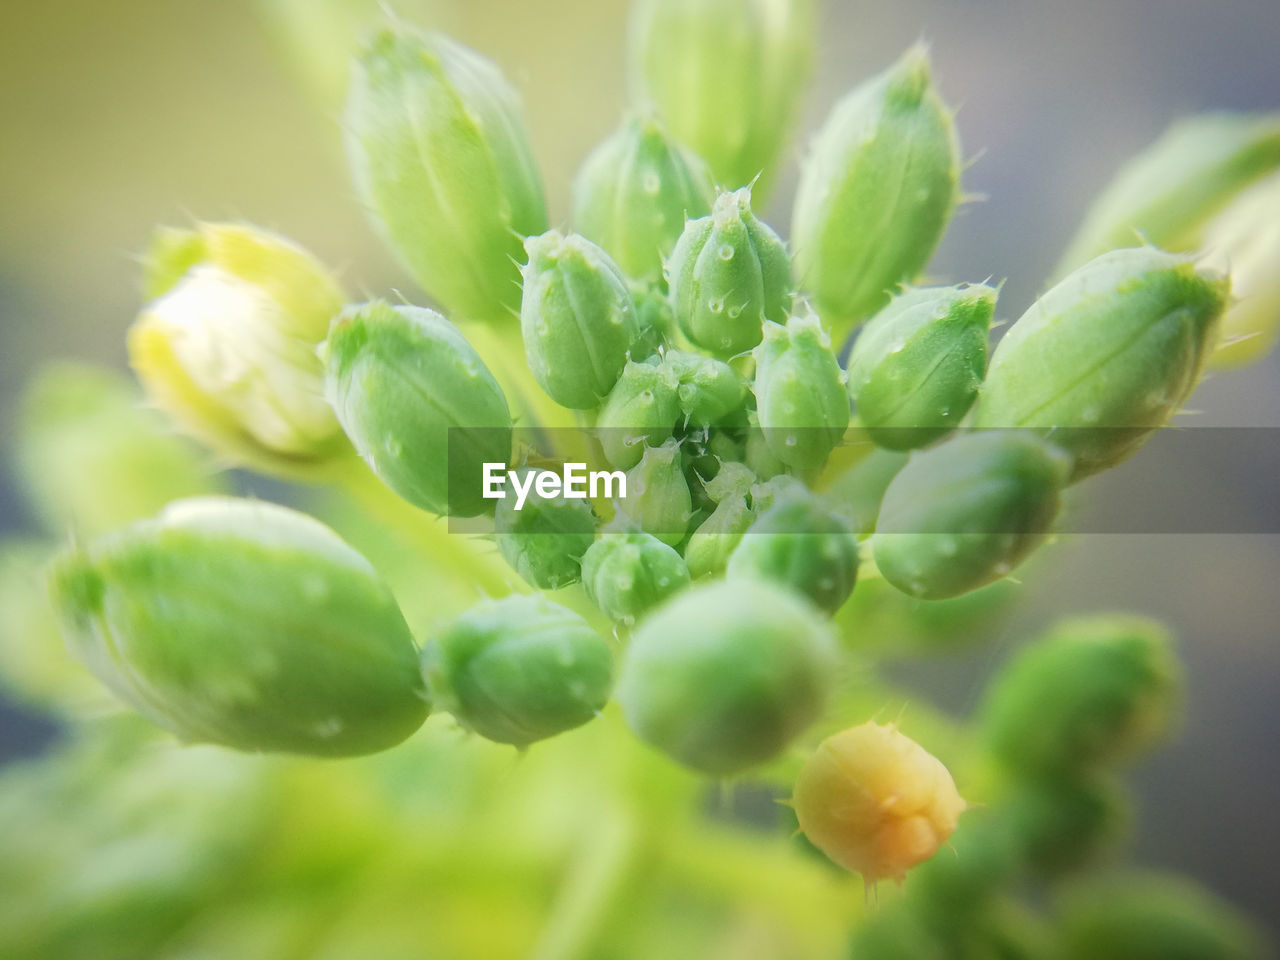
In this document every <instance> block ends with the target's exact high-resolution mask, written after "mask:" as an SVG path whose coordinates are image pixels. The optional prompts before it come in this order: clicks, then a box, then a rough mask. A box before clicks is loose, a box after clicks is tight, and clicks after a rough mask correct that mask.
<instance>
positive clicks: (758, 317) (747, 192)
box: [667, 187, 791, 357]
mask: <svg viewBox="0 0 1280 960" xmlns="http://www.w3.org/2000/svg"><path fill="white" fill-rule="evenodd" d="M667 277H668V281H669V283H670V284H671V302H672V304H673V305H674V309H675V315H676V319H677V320H678V321H679V323H680V329H681V330H683V331H684V334H685V336H687V337H688V338H689V339H690V340H691V341H692V342H693V343H695V344H697V345H698V346H699V347H702V348H703V349H704V350H708V351H710V352H711V353H714V354H717V355H718V356H722V357H732V356H735V355H737V354H740V353H746V352H747V351H748V350H750V349H751V348H752V347H754V346H755V345H756V344H757V343H759V342H760V337H761V328H762V326H763V325H764V322H765V321H766V320H772V321H773V322H774V323H786V321H787V308H788V307H789V306H790V304H791V259H790V257H789V256H788V255H787V248H786V246H785V245H784V244H783V242H782V240H781V239H779V237H778V235H777V234H776V233H774V232H773V230H771V229H770V228H769V227H768V225H766V224H764V223H761V222H760V221H759V220H757V219H756V217H755V214H753V213H752V212H751V188H749V187H743V188H742V189H741V190H735V191H733V192H731V193H722V194H720V196H719V197H718V198H717V199H716V202H715V206H714V207H713V208H712V212H711V215H710V216H706V217H700V218H699V219H697V220H690V221H689V222H688V223H687V224H685V227H684V232H683V233H682V234H680V240H679V241H678V242H677V243H676V246H675V250H674V251H673V252H672V254H671V259H670V261H669V262H668V263H667Z"/></svg>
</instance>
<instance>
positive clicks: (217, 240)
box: [129, 223, 349, 478]
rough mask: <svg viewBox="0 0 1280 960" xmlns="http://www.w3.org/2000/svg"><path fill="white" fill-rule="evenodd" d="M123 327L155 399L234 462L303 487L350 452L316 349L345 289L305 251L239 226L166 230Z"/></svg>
mask: <svg viewBox="0 0 1280 960" xmlns="http://www.w3.org/2000/svg"><path fill="white" fill-rule="evenodd" d="M145 287H146V292H147V294H148V295H149V296H151V297H152V298H153V299H152V301H151V302H150V303H148V304H147V305H146V306H145V307H144V308H143V309H142V312H141V313H140V314H139V316H138V319H137V321H136V322H135V323H134V325H133V326H132V327H131V328H130V329H129V359H130V362H131V363H132V364H133V368H134V370H135V371H136V372H137V374H138V379H139V380H141V381H142V385H143V386H144V387H145V388H146V391H147V394H148V396H149V398H150V399H151V401H152V402H153V403H154V404H155V405H156V406H158V407H160V408H161V409H162V410H164V411H165V412H166V413H168V414H169V415H170V416H171V417H172V418H173V419H174V421H175V422H176V423H177V424H178V425H179V426H180V427H181V428H182V429H183V430H185V431H187V432H188V433H190V434H192V435H193V436H195V437H196V438H197V439H199V440H200V441H202V442H203V443H205V444H207V445H208V446H209V447H210V448H212V449H213V450H214V452H215V453H217V454H219V455H220V456H222V457H225V458H226V459H227V460H229V461H230V462H232V463H235V464H241V465H246V466H250V467H253V468H255V469H260V470H263V471H265V472H268V473H275V474H281V475H284V476H288V477H291V478H305V477H306V476H307V475H308V474H314V473H316V472H317V471H318V470H319V469H322V468H323V467H324V466H325V465H326V464H327V463H328V462H329V461H331V460H332V459H333V458H334V457H335V456H336V455H338V454H340V453H342V452H344V451H346V450H348V449H349V448H348V447H347V444H346V440H345V438H344V437H343V436H342V430H341V429H340V428H339V426H338V421H337V420H336V419H335V418H334V416H333V411H332V410H331V409H329V404H328V403H327V402H326V401H325V398H324V389H323V383H322V376H321V369H320V360H319V358H318V357H317V356H316V347H317V346H318V345H319V343H320V342H321V341H322V340H323V339H324V337H325V333H326V332H327V331H328V329H329V321H330V320H331V319H332V318H333V316H334V314H336V313H337V312H338V311H339V310H340V309H341V308H342V291H341V290H340V289H339V288H338V285H337V283H336V282H335V281H334V279H333V277H332V276H331V275H330V273H329V272H328V271H327V270H326V269H325V268H324V267H323V266H321V265H320V264H319V263H318V262H317V261H316V260H315V259H314V258H313V257H312V256H311V255H310V254H309V253H307V252H306V251H304V250H302V249H301V248H299V247H296V246H294V245H293V244H292V243H290V242H289V241H287V240H284V239H282V238H280V237H277V236H275V235H274V234H271V233H268V232H266V231H264V230H260V229H258V228H256V227H249V226H243V225H239V224H216V223H207V224H200V225H199V226H197V227H196V228H195V229H194V230H190V231H179V230H163V231H161V232H160V233H159V234H158V235H157V237H156V239H155V242H154V243H153V245H152V250H151V253H150V255H149V257H148V260H147V263H146V280H145Z"/></svg>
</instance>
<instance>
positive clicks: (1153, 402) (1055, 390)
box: [974, 247, 1229, 482]
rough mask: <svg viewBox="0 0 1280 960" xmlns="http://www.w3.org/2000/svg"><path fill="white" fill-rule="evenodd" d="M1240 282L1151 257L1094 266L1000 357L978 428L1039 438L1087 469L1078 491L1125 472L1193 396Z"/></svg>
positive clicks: (1144, 250) (1029, 316)
mask: <svg viewBox="0 0 1280 960" xmlns="http://www.w3.org/2000/svg"><path fill="white" fill-rule="evenodd" d="M1228 289H1229V282H1228V280H1227V278H1226V277H1224V276H1222V275H1221V274H1219V273H1217V272H1215V271H1212V270H1208V269H1204V268H1198V267H1197V266H1196V264H1195V261H1194V260H1193V259H1192V258H1191V257H1185V256H1179V255H1175V254H1171V253H1164V252H1163V251H1160V250H1155V249H1153V248H1151V247H1140V248H1133V249H1128V250H1114V251H1112V252H1111V253H1105V254H1103V255H1102V256H1100V257H1098V258H1097V259H1096V260H1091V261H1090V262H1089V263H1086V264H1085V265H1084V266H1083V267H1081V268H1080V269H1079V270H1077V271H1076V272H1075V273H1073V274H1071V275H1070V276H1069V277H1067V278H1066V279H1065V280H1063V281H1062V282H1061V283H1059V284H1058V285H1057V286H1056V287H1054V288H1053V289H1052V290H1050V291H1049V292H1048V293H1046V294H1045V295H1044V296H1043V297H1041V298H1040V299H1039V300H1038V301H1036V303H1034V304H1032V306H1031V307H1030V309H1028V310H1027V312H1026V313H1024V314H1023V315H1022V317H1021V318H1019V319H1018V321H1017V322H1016V323H1015V324H1014V325H1013V326H1012V327H1010V328H1009V332H1008V333H1006V334H1005V336H1004V339H1003V340H1001V341H1000V344H999V346H997V347H996V350H995V353H994V354H993V355H992V357H991V365H990V367H989V368H988V370H987V379H986V382H985V383H984V384H983V386H982V390H981V393H980V394H979V397H978V404H977V408H976V410H975V414H974V425H975V426H976V427H979V428H987V427H1029V428H1036V429H1039V430H1041V431H1043V432H1044V433H1045V435H1047V436H1052V439H1053V441H1054V443H1056V444H1057V445H1058V446H1060V447H1062V448H1063V449H1064V450H1066V451H1068V452H1069V453H1071V454H1072V456H1074V458H1075V467H1074V468H1073V470H1072V474H1071V480H1072V482H1074V481H1076V480H1080V479H1083V478H1084V477H1087V476H1089V475H1090V474H1093V473H1097V472H1098V471H1100V470H1105V469H1107V468H1108V467H1113V466H1115V465H1116V464H1118V463H1120V462H1122V461H1123V460H1125V459H1126V458H1128V457H1129V456H1131V455H1132V454H1133V453H1134V452H1135V451H1136V450H1137V449H1138V448H1139V447H1140V446H1141V445H1142V444H1143V443H1145V442H1146V441H1147V440H1148V439H1149V438H1150V436H1151V434H1152V433H1153V432H1154V431H1155V430H1157V429H1159V428H1160V427H1162V426H1164V424H1165V423H1166V422H1167V421H1168V419H1169V418H1170V417H1171V416H1172V415H1173V414H1174V413H1176V412H1177V411H1178V409H1179V408H1180V407H1181V406H1182V404H1183V402H1184V401H1185V400H1186V399H1187V397H1188V396H1190V395H1191V392H1192V390H1194V389H1195V387H1196V384H1197V383H1198V382H1199V379H1200V372H1201V369H1202V368H1203V366H1204V361H1205V359H1206V357H1207V356H1208V355H1209V353H1210V352H1211V351H1212V350H1213V348H1214V346H1215V344H1216V342H1217V340H1216V338H1217V331H1218V322H1219V319H1220V318H1221V316H1222V313H1223V311H1224V310H1225V308H1226V305H1227V299H1228Z"/></svg>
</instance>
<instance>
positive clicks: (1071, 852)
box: [1000, 777, 1131, 879]
mask: <svg viewBox="0 0 1280 960" xmlns="http://www.w3.org/2000/svg"><path fill="white" fill-rule="evenodd" d="M1000 810H1001V813H1002V815H1003V816H1004V817H1005V818H1006V820H1005V822H1006V823H1008V824H1009V826H1008V830H1009V831H1010V832H1011V833H1012V834H1013V836H1014V837H1015V838H1016V841H1015V842H1016V843H1017V844H1018V845H1019V848H1020V849H1021V853H1022V859H1023V860H1024V862H1025V863H1026V864H1027V866H1028V867H1030V868H1031V869H1032V870H1033V871H1034V872H1035V873H1036V874H1037V875H1038V876H1040V877H1043V878H1046V879H1055V878H1057V877H1060V876H1062V875H1063V874H1066V873H1071V872H1073V871H1076V870H1081V869H1083V868H1085V867H1088V866H1092V865H1093V864H1096V863H1098V862H1099V861H1101V860H1103V859H1105V858H1106V857H1107V856H1108V855H1109V854H1111V853H1113V852H1114V851H1115V849H1116V847H1117V846H1118V845H1119V843H1120V842H1121V841H1122V840H1123V839H1124V838H1125V836H1126V835H1127V834H1128V830H1129V823H1130V819H1131V810H1130V803H1129V797H1128V795H1127V793H1126V792H1125V790H1124V788H1123V786H1122V785H1120V784H1118V783H1116V782H1114V781H1113V780H1111V779H1110V778H1107V777H1085V778H1073V779H1065V780H1064V779H1053V780H1047V781H1042V780H1025V781H1020V782H1019V783H1018V784H1017V785H1016V786H1015V787H1014V789H1013V793H1012V794H1011V795H1010V796H1009V797H1007V798H1006V799H1004V800H1002V801H1001V806H1000Z"/></svg>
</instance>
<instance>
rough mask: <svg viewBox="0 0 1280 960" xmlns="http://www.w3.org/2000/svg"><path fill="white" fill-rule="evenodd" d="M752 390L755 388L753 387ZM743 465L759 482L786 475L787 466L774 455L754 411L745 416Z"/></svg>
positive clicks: (757, 415)
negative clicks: (745, 431) (745, 435)
mask: <svg viewBox="0 0 1280 960" xmlns="http://www.w3.org/2000/svg"><path fill="white" fill-rule="evenodd" d="M752 389H753V390H754V389H755V387H754V386H753V387H752ZM743 463H745V464H746V465H747V467H748V468H749V469H750V470H751V472H752V473H754V474H755V475H756V476H757V477H759V478H760V479H761V480H770V479H772V478H774V477H777V476H780V475H783V474H785V473H786V470H787V465H786V464H785V463H783V462H782V461H781V460H780V459H778V457H777V456H775V455H774V452H773V446H772V444H770V442H769V440H768V439H766V437H765V433H764V431H763V430H761V429H760V416H759V414H757V413H756V412H755V411H754V410H752V411H751V412H750V413H749V414H748V415H747V438H746V443H745V450H744V452H743Z"/></svg>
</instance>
